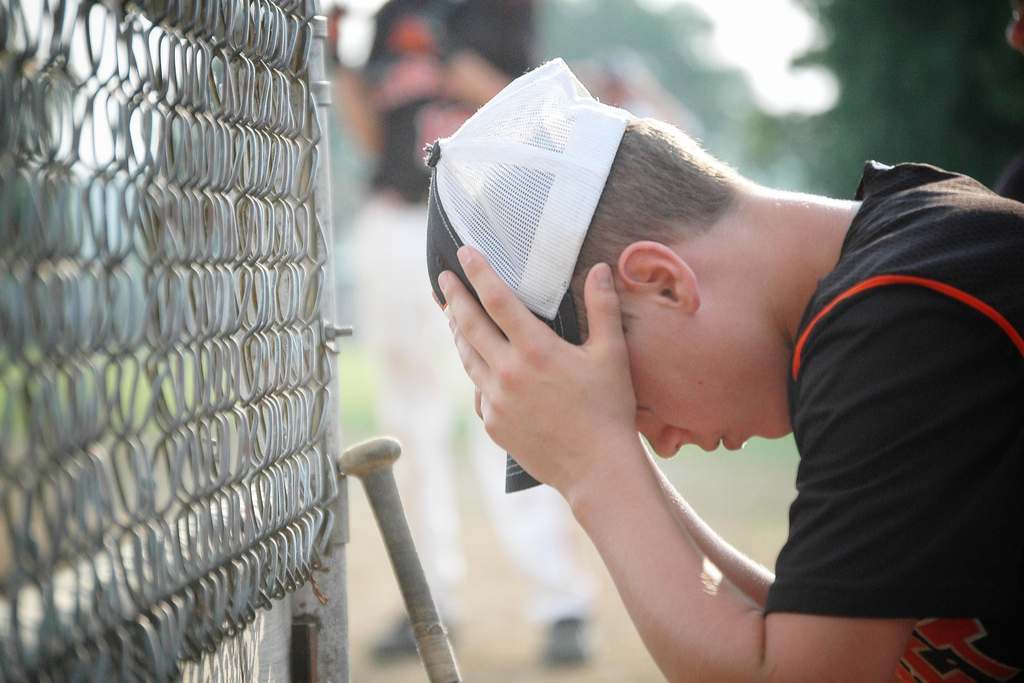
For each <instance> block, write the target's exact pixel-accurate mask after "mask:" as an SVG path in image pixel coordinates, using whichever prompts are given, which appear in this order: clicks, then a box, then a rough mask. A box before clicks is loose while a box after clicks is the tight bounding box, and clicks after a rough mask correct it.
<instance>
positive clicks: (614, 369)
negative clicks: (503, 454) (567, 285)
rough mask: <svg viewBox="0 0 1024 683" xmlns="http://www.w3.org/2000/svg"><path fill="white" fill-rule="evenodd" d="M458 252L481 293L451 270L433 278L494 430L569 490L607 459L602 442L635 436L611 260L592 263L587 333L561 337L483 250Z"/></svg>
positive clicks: (527, 463) (530, 465) (537, 470)
mask: <svg viewBox="0 0 1024 683" xmlns="http://www.w3.org/2000/svg"><path fill="white" fill-rule="evenodd" d="M459 261H460V262H461V264H462V267H463V269H464V270H465V272H466V276H467V277H468V278H469V281H470V283H471V284H472V285H473V287H474V288H475V289H476V292H477V294H478V295H479V297H480V301H481V302H482V303H483V309H482V308H481V307H480V305H479V304H478V303H477V302H476V300H475V299H474V298H473V296H472V295H471V294H470V293H469V290H468V289H466V287H465V286H464V285H463V284H462V282H460V281H459V278H458V277H456V276H455V275H454V274H452V273H450V272H445V273H442V274H441V276H440V278H439V279H438V284H439V285H440V286H441V289H442V291H443V292H444V296H445V299H446V300H447V301H448V304H449V306H450V307H451V312H452V314H453V315H452V323H451V327H452V330H453V332H454V334H455V344H456V346H457V347H458V350H459V355H460V357H461V358H462V364H463V366H464V367H465V368H466V372H467V373H468V374H469V376H470V378H471V379H472V380H473V383H474V384H475V385H476V387H477V389H478V391H479V394H480V396H479V404H478V412H479V413H480V415H481V417H482V418H483V420H484V426H485V427H486V429H487V433H488V434H490V436H491V438H492V439H494V441H495V442H496V443H497V444H499V445H500V446H502V447H504V448H505V449H506V450H507V451H508V452H509V453H511V454H512V457H514V458H515V459H516V460H517V461H518V462H519V463H520V464H521V465H522V466H523V468H524V469H526V471H528V472H529V473H530V474H531V475H533V476H534V477H536V478H537V479H539V480H540V481H542V482H545V483H548V484H551V485H552V486H554V487H555V488H557V489H558V490H559V491H561V492H562V493H563V494H564V495H566V497H568V490H569V489H570V488H572V487H573V486H574V485H578V484H580V482H581V481H582V480H583V479H585V477H586V475H587V474H588V473H589V472H593V471H595V470H597V469H600V468H602V467H605V466H606V465H610V464H611V463H605V462H603V461H602V459H603V458H605V457H607V456H610V455H614V454H615V451H614V449H611V448H609V447H608V446H609V445H610V444H613V443H620V442H621V437H623V436H625V437H626V438H632V439H635V438H636V426H635V424H636V400H635V398H634V396H633V386H632V382H631V380H630V375H629V358H628V353H627V350H626V342H625V338H624V336H623V333H622V318H621V312H620V309H619V298H618V295H617V293H616V291H615V287H614V284H613V282H612V273H611V268H610V267H609V266H607V265H606V264H599V265H597V266H595V267H594V268H593V269H592V270H591V271H590V273H589V275H588V277H587V282H586V286H585V290H584V292H585V293H584V298H585V301H586V306H587V317H588V321H589V328H590V337H589V339H588V340H587V342H586V343H585V344H583V345H582V346H574V345H573V344H570V343H569V342H567V341H565V340H563V339H561V338H560V337H559V336H558V335H556V334H555V333H554V332H553V331H552V330H551V329H550V328H549V327H548V326H547V325H545V324H544V323H543V322H542V321H541V320H539V319H538V318H537V317H535V316H534V315H533V313H531V312H530V311H529V309H527V308H526V306H524V305H523V304H522V302H520V301H519V299H518V298H516V295H515V294H514V293H513V292H512V290H510V289H509V288H508V286H507V285H506V284H505V282H504V281H503V280H502V279H501V278H500V277H499V276H498V274H497V273H496V272H495V271H494V269H493V268H492V267H491V265H490V264H489V263H488V262H487V260H486V259H485V258H484V257H483V256H482V255H481V254H480V253H479V252H478V251H476V250H474V249H472V248H470V247H463V248H462V249H460V250H459Z"/></svg>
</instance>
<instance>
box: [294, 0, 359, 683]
mask: <svg viewBox="0 0 1024 683" xmlns="http://www.w3.org/2000/svg"><path fill="white" fill-rule="evenodd" d="M319 4H320V3H319V1H317V5H318V6H317V8H316V9H317V16H316V17H315V18H314V20H313V31H314V37H315V38H316V39H315V40H314V41H313V47H312V55H311V59H310V64H309V79H310V88H311V89H312V94H313V99H314V101H315V102H316V114H317V119H318V121H319V123H320V140H319V142H318V143H317V149H318V156H319V162H318V169H317V177H316V185H315V190H314V202H315V206H316V214H317V219H318V220H319V221H320V222H321V223H322V224H323V227H324V232H325V234H326V236H327V239H328V241H329V244H328V253H329V257H328V259H327V266H326V278H325V281H326V287H325V290H324V301H323V308H322V310H323V311H325V312H326V313H327V315H329V316H330V317H331V318H333V317H334V316H335V315H337V306H336V302H335V291H334V282H335V279H334V250H333V243H330V242H332V241H333V229H332V226H331V216H332V214H331V185H330V177H329V176H330V174H329V172H328V169H329V167H330V157H329V150H328V115H329V111H328V109H329V107H330V104H331V97H330V93H331V88H330V82H329V81H327V80H326V78H325V74H326V70H325V64H324V40H326V38H327V21H326V18H325V17H324V16H322V14H321V12H322V7H320V6H319ZM324 322H325V335H324V338H325V340H333V339H335V338H336V337H338V336H343V335H345V334H347V333H348V331H347V330H345V329H344V328H342V327H339V326H338V325H337V324H335V323H334V322H333V321H331V320H326V319H325V321H324ZM328 355H329V362H330V364H331V377H332V379H331V386H330V397H331V401H330V405H329V410H330V415H329V417H328V421H327V426H326V433H325V436H324V443H325V448H326V449H327V456H328V461H329V462H330V463H332V465H333V464H335V463H337V462H338V459H339V458H340V457H341V454H342V434H341V413H340V410H339V406H338V381H339V379H338V373H337V359H336V358H335V356H334V354H333V353H332V354H328ZM330 507H331V510H332V512H333V514H334V526H333V529H332V531H331V536H330V539H329V541H328V545H327V550H326V552H325V554H324V557H323V566H324V569H325V571H322V572H314V575H313V577H312V579H311V580H310V581H309V582H307V583H306V584H305V585H304V586H303V587H302V588H300V589H299V590H297V591H296V592H295V593H294V594H293V595H292V623H293V625H294V627H293V632H294V633H296V634H297V635H298V636H299V638H298V642H304V643H305V644H304V649H305V652H306V656H310V657H312V658H314V659H315V661H311V662H309V664H310V667H309V671H310V675H309V680H310V681H311V683H312V682H319V683H349V680H350V678H351V672H350V663H349V640H348V595H347V592H346V591H347V581H346V572H345V544H346V543H348V540H349V529H348V487H347V486H345V481H344V478H342V479H341V482H340V485H339V487H338V496H337V498H336V499H335V500H334V502H333V503H332V504H331V506H330Z"/></svg>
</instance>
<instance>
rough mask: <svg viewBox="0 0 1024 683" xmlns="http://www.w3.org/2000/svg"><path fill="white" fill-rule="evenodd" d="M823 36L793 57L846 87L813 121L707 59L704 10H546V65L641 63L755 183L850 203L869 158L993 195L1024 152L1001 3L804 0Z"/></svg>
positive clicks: (1018, 68) (555, 1) (601, 1)
mask: <svg viewBox="0 0 1024 683" xmlns="http://www.w3.org/2000/svg"><path fill="white" fill-rule="evenodd" d="M801 1H802V4H803V5H804V6H805V8H806V9H807V11H808V12H809V13H811V15H812V16H814V17H816V18H817V19H818V21H819V22H820V23H821V25H822V27H823V28H824V30H825V32H826V36H827V41H826V44H825V47H823V48H822V49H820V50H819V51H816V52H813V53H810V54H807V55H805V56H803V57H802V58H800V59H799V60H797V62H796V63H795V65H796V66H808V65H820V66H824V67H826V68H828V69H830V70H831V71H832V72H833V73H834V74H835V75H836V76H837V78H838V80H839V83H840V88H841V91H840V97H839V101H838V103H837V105H836V106H835V107H834V108H833V109H831V110H830V111H828V112H825V113H824V114H820V115H817V116H803V115H796V114H791V115H787V116H772V115H769V114H767V113H764V112H762V111H759V110H758V109H757V107H756V105H755V103H754V99H753V97H752V95H751V90H750V88H749V86H748V85H747V83H746V82H745V77H744V76H743V75H742V74H741V72H739V71H736V70H730V69H723V68H721V67H717V66H714V65H713V64H711V63H710V62H709V61H708V60H707V59H706V58H704V57H702V55H705V54H706V53H707V50H706V46H707V45H706V44H707V41H708V36H709V32H710V24H709V22H708V20H707V19H706V18H705V17H704V16H703V14H702V13H701V11H700V10H698V9H696V8H694V7H691V6H688V5H678V6H675V7H673V8H671V9H669V10H668V11H666V12H661V11H653V10H651V9H647V8H646V7H645V6H643V5H641V4H638V3H637V1H636V0H575V1H573V2H566V1H565V0H549V1H548V2H546V3H544V4H543V5H542V16H541V44H542V46H543V50H544V53H545V56H555V55H558V56H562V57H564V58H566V60H567V61H569V62H570V63H572V62H573V61H574V60H578V59H583V58H586V57H588V56H592V55H594V54H598V53H600V52H601V51H606V50H608V49H610V48H612V47H614V46H622V47H626V48H630V49H632V50H634V51H636V52H637V53H639V54H641V55H642V56H643V57H644V58H645V60H646V61H647V62H648V66H649V67H650V69H651V71H652V72H653V73H654V74H655V75H656V76H657V77H658V78H659V79H660V80H661V82H662V84H663V85H664V87H665V88H666V89H667V90H669V91H670V92H671V93H672V94H673V95H675V96H676V97H677V98H678V99H679V100H680V101H681V102H682V103H683V104H685V106H686V107H688V108H689V109H690V110H691V111H693V112H694V113H695V114H696V115H697V116H698V117H699V118H700V119H701V121H702V122H703V124H704V128H705V133H704V143H705V146H706V147H707V148H708V150H709V151H711V152H712V153H713V154H715V155H716V156H718V157H720V158H722V159H724V160H726V161H729V162H730V163H732V164H733V165H734V166H736V167H738V168H739V169H740V171H741V172H743V173H744V174H746V175H747V176H749V177H751V178H752V179H754V180H757V181H759V182H763V183H766V184H769V185H772V186H775V187H782V188H786V189H794V190H806V191H812V192H821V193H825V194H830V195H833V196H838V197H850V196H852V194H853V192H854V190H855V189H856V186H857V181H858V179H859V177H860V171H861V166H862V164H863V162H864V161H865V160H867V159H877V160H879V161H882V162H885V163H890V164H894V163H899V162H903V161H919V162H926V163H931V164H935V165H937V166H941V167H943V168H946V169H948V170H952V171H958V172H961V173H966V174H967V175H970V176H972V177H974V178H976V179H977V180H979V181H981V182H983V183H985V184H986V185H991V184H992V183H993V182H994V181H995V179H996V178H997V177H998V176H999V174H1000V172H1001V171H1002V169H1003V168H1004V167H1005V166H1006V164H1007V163H1008V162H1009V161H1010V160H1011V159H1012V158H1013V157H1014V156H1015V155H1016V154H1017V152H1018V151H1020V150H1021V149H1024V56H1022V55H1020V54H1019V53H1017V52H1015V51H1014V50H1012V49H1011V48H1010V47H1009V46H1008V45H1007V43H1006V39H1005V37H1004V29H1005V27H1006V25H1007V22H1008V21H1009V19H1010V10H1009V5H1008V3H1006V2H1001V1H998V0H997V1H995V2H993V1H990V0H984V1H981V2H979V1H977V0H936V1H935V2H930V3H920V2H911V1H910V0H801Z"/></svg>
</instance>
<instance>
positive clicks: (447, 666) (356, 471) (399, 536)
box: [338, 437, 462, 683]
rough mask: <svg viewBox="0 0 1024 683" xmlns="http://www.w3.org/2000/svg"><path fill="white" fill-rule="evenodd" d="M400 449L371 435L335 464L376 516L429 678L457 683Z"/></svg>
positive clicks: (435, 682) (395, 443)
mask: <svg viewBox="0 0 1024 683" xmlns="http://www.w3.org/2000/svg"><path fill="white" fill-rule="evenodd" d="M401 453H402V445H401V444H400V443H398V441H397V440H395V439H392V438H389V437H382V438H377V439H370V440H369V441H364V442H363V443H359V444H356V445H355V446H352V447H350V448H349V449H347V450H346V451H345V452H344V454H342V456H341V459H340V460H339V462H338V466H339V468H340V470H341V472H342V473H343V474H346V475H354V476H357V477H359V479H360V480H362V482H363V488H365V489H366V497H367V498H368V499H369V501H370V507H371V508H373V516H374V517H376V518H377V526H379V527H380V533H381V536H383V537H384V545H385V546H386V547H387V551H388V557H390V558H391V566H392V567H394V570H395V576H396V577H397V579H398V587H399V589H401V592H402V599H403V600H404V601H405V608H406V610H407V611H408V613H409V621H410V622H411V623H412V631H413V634H414V635H415V637H416V647H417V649H418V650H419V652H420V658H421V659H422V660H423V667H424V668H425V669H426V670H427V678H428V679H429V681H430V683H460V681H461V680H462V677H461V676H460V675H459V666H458V664H456V662H455V653H454V652H452V644H451V641H450V640H449V639H448V632H447V631H446V630H445V628H444V625H443V624H442V623H441V619H440V618H439V617H438V615H437V608H436V607H435V606H434V599H433V598H432V597H431V596H430V587H429V586H427V579H426V577H425V576H424V574H423V565H422V564H420V557H419V555H418V554H417V552H416V546H415V544H414V543H413V540H412V534H411V533H410V532H409V522H408V521H407V520H406V518H405V510H404V509H403V507H402V498H401V497H400V496H399V495H398V486H397V485H396V484H395V474H394V472H393V471H392V469H391V465H392V464H393V463H394V462H395V460H397V459H398V456H399V455H401Z"/></svg>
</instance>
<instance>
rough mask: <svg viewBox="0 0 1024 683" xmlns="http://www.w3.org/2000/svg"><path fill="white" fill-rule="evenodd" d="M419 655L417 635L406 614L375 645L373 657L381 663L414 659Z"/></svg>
mask: <svg viewBox="0 0 1024 683" xmlns="http://www.w3.org/2000/svg"><path fill="white" fill-rule="evenodd" d="M418 656H419V652H417V650H416V637H415V636H414V635H413V633H412V624H411V623H409V618H408V617H406V616H402V617H401V618H400V619H399V620H398V622H396V623H395V625H394V626H393V627H392V628H391V629H390V630H389V631H387V632H385V633H384V635H382V636H381V637H380V639H379V640H378V641H377V642H376V643H375V644H374V646H373V658H374V659H375V660H376V661H377V662H379V663H381V664H387V663H391V662H398V661H402V660H406V659H413V658H415V657H418Z"/></svg>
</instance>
